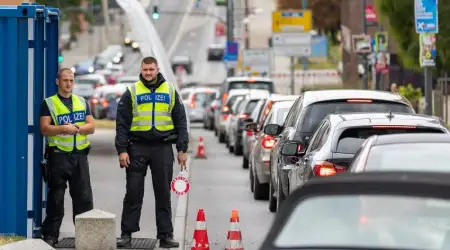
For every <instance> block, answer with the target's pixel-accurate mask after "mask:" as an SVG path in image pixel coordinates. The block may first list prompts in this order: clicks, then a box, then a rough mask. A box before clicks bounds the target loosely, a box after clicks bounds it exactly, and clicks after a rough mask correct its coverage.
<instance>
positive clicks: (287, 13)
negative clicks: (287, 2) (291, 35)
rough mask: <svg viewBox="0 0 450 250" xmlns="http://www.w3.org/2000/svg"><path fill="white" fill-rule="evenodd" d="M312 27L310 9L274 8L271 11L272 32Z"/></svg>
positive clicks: (298, 30) (294, 30)
mask: <svg viewBox="0 0 450 250" xmlns="http://www.w3.org/2000/svg"><path fill="white" fill-rule="evenodd" d="M311 29H312V13H311V10H293V11H292V10H276V11H274V12H272V32H274V33H277V32H304V31H310V30H311Z"/></svg>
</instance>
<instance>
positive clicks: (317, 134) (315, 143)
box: [307, 120, 327, 152]
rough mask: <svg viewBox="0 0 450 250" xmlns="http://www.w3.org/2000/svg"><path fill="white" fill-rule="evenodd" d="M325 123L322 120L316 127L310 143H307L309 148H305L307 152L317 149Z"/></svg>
mask: <svg viewBox="0 0 450 250" xmlns="http://www.w3.org/2000/svg"><path fill="white" fill-rule="evenodd" d="M326 124H327V122H326V121H325V120H324V121H323V122H322V123H321V124H320V125H319V126H318V127H317V130H316V131H315V132H314V134H313V136H312V138H311V141H310V142H309V146H308V148H307V151H308V152H311V151H314V150H316V149H317V147H318V146H319V143H320V139H321V138H322V134H323V131H324V129H325V126H326Z"/></svg>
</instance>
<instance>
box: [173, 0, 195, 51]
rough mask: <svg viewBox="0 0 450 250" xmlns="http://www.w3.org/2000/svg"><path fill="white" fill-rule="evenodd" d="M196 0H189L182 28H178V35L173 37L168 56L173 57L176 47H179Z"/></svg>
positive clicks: (182, 20)
mask: <svg viewBox="0 0 450 250" xmlns="http://www.w3.org/2000/svg"><path fill="white" fill-rule="evenodd" d="M193 3H194V0H188V3H187V8H186V13H185V14H184V16H183V18H182V19H181V24H180V28H179V29H178V32H177V35H176V36H175V39H173V42H172V45H171V46H170V49H169V51H168V53H167V55H168V57H169V58H171V57H172V55H173V53H174V52H175V49H176V48H177V47H178V43H179V42H180V39H181V37H182V35H183V33H184V32H183V30H184V27H185V26H186V23H187V22H186V21H187V19H188V18H189V14H190V13H191V11H192V8H193V7H194V4H193Z"/></svg>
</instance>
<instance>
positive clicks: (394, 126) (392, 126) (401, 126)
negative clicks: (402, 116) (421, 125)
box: [372, 125, 416, 129]
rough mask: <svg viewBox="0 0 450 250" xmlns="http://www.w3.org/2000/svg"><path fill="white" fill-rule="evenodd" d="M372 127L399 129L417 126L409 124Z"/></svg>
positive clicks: (375, 126)
mask: <svg viewBox="0 0 450 250" xmlns="http://www.w3.org/2000/svg"><path fill="white" fill-rule="evenodd" d="M372 128H381V129H383V128H398V129H416V126H408V125H374V126H372Z"/></svg>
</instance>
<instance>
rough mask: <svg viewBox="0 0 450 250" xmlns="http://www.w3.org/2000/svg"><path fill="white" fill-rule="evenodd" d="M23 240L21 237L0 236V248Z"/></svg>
mask: <svg viewBox="0 0 450 250" xmlns="http://www.w3.org/2000/svg"><path fill="white" fill-rule="evenodd" d="M24 239H25V238H24V237H22V236H0V246H1V245H6V244H9V243H13V242H16V241H21V240H24Z"/></svg>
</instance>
